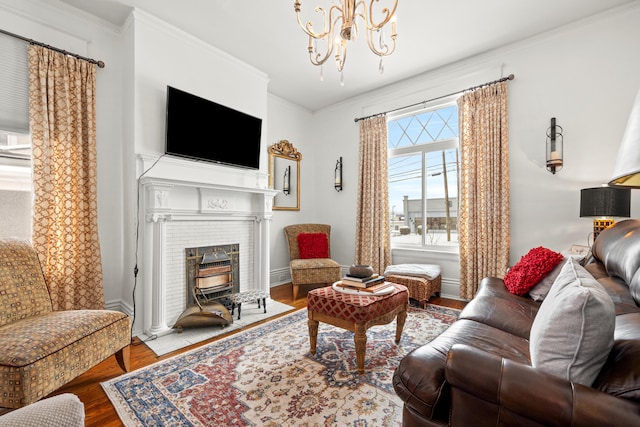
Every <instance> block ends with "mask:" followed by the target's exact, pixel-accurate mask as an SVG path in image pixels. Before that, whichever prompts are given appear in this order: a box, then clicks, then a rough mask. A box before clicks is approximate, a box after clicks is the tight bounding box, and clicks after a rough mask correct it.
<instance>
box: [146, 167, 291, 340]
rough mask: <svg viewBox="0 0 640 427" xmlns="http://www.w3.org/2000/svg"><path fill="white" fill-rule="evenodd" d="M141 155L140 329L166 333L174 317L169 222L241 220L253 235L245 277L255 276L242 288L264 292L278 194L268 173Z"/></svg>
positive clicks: (183, 245)
mask: <svg viewBox="0 0 640 427" xmlns="http://www.w3.org/2000/svg"><path fill="white" fill-rule="evenodd" d="M139 160H140V161H141V164H140V166H141V168H140V170H141V171H143V172H141V177H140V178H139V186H140V188H139V190H140V195H139V197H140V201H141V212H140V213H141V217H140V221H144V224H145V226H144V238H143V239H142V242H143V243H142V252H143V260H144V265H146V266H147V267H146V268H145V269H143V270H144V272H145V273H146V274H143V277H142V281H143V286H144V301H143V306H144V316H143V331H144V332H145V333H146V334H148V335H158V336H160V335H164V334H166V333H169V332H170V331H171V325H169V324H168V322H169V321H170V320H172V319H171V318H172V317H173V318H174V319H173V320H175V317H176V314H175V310H176V308H175V307H170V306H171V304H174V305H175V293H176V292H175V291H173V292H172V291H171V289H169V288H170V287H171V286H180V284H176V283H174V282H175V281H176V280H168V279H167V277H168V272H167V269H168V268H170V267H168V265H169V266H171V265H173V266H174V267H173V268H176V267H175V261H172V260H171V259H169V260H167V259H166V258H167V257H168V256H169V257H170V255H167V253H168V250H167V248H170V247H172V242H171V239H172V238H173V237H172V233H170V232H168V231H167V228H168V226H170V225H172V224H173V225H174V226H177V225H178V224H179V223H180V222H184V224H193V221H198V224H202V225H203V227H202V228H203V229H207V227H209V228H211V226H212V224H213V227H216V225H215V224H231V223H233V224H235V226H237V224H244V225H242V227H247V234H248V235H251V236H252V240H251V244H250V245H249V246H251V247H250V248H245V250H251V251H253V253H252V256H251V259H253V263H252V264H251V266H248V267H247V268H251V269H252V270H251V271H250V273H251V274H249V275H248V276H250V277H251V278H252V279H253V280H247V281H244V282H241V284H240V291H246V290H252V289H259V290H262V291H265V292H268V291H269V238H270V220H271V217H272V215H273V212H272V205H273V197H274V196H275V195H276V194H277V193H278V191H277V190H273V189H269V188H267V182H268V175H266V174H262V173H260V172H259V171H255V170H245V169H239V168H231V167H226V166H219V165H212V164H206V163H205V164H203V163H202V162H194V161H188V160H183V159H177V158H171V157H163V158H161V159H160V160H159V161H157V162H156V160H157V158H152V157H150V156H144V155H140V156H139ZM187 221H189V222H188V223H187ZM224 221H227V223H224ZM198 237H199V238H200V237H201V236H198ZM183 238H184V236H180V242H179V245H182V246H181V247H182V248H186V247H190V246H197V245H195V244H193V245H192V244H191V243H189V242H188V241H186V242H185V241H184V240H183ZM212 238H214V237H212ZM174 252H175V251H174ZM174 273H175V272H174ZM171 276H172V277H174V276H175V274H172V275H171ZM182 277H184V275H182ZM182 285H183V286H186V283H184V284H182ZM168 300H169V301H168ZM185 304H186V301H185ZM185 308H186V306H185V307H182V308H181V309H182V310H183V309H185Z"/></svg>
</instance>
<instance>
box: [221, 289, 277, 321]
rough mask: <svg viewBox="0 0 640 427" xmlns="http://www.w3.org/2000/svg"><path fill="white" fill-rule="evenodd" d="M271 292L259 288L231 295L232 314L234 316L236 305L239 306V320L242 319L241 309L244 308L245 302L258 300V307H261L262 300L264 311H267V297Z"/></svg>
mask: <svg viewBox="0 0 640 427" xmlns="http://www.w3.org/2000/svg"><path fill="white" fill-rule="evenodd" d="M268 296H269V294H268V293H267V292H265V291H261V290H258V289H253V290H251V291H245V292H240V293H237V294H233V295H230V296H229V299H230V300H231V315H232V316H233V312H234V310H235V309H236V305H237V306H238V320H240V310H242V303H243V302H253V301H257V302H258V308H260V300H262V305H263V307H264V312H265V313H266V312H267V297H268Z"/></svg>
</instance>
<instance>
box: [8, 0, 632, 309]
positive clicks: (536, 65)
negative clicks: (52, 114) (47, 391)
mask: <svg viewBox="0 0 640 427" xmlns="http://www.w3.org/2000/svg"><path fill="white" fill-rule="evenodd" d="M0 10H1V11H2V13H0V27H1V28H3V29H6V30H8V31H12V32H16V33H19V34H21V35H24V36H26V37H31V38H34V39H36V40H40V41H43V42H46V43H49V44H51V45H54V46H57V47H61V48H64V49H67V50H69V51H73V52H77V53H80V54H85V55H86V56H89V57H93V58H96V59H101V60H104V61H105V62H106V68H104V69H99V70H98V106H97V108H98V215H99V231H100V238H101V246H102V262H103V270H104V279H105V298H106V300H107V304H108V306H112V307H116V306H122V307H124V308H126V309H127V310H130V309H131V304H132V298H131V292H132V288H133V274H132V270H133V265H134V242H135V220H136V214H135V206H136V183H135V178H136V177H137V176H138V174H139V173H140V171H139V170H137V164H136V159H135V155H136V154H139V153H144V154H147V155H154V154H155V155H160V154H161V153H162V152H163V130H164V119H163V117H164V90H165V89H164V88H165V87H166V85H167V84H172V85H174V86H177V87H181V88H184V89H185V90H191V91H192V92H196V93H198V94H201V95H202V96H203V97H207V98H209V99H214V100H216V101H219V102H221V103H226V104H228V105H231V106H235V107H236V108H238V109H241V110H243V111H246V112H248V113H251V114H254V115H257V116H260V117H264V118H266V117H267V116H268V121H267V122H266V124H265V129H266V134H265V135H264V136H263V146H264V149H263V154H264V156H265V157H264V158H263V159H262V160H261V165H262V168H261V172H266V171H267V161H266V147H267V146H268V145H271V144H273V143H275V142H277V141H279V140H280V139H288V140H289V141H291V142H292V143H293V144H294V146H295V147H297V148H298V149H299V150H300V152H301V153H302V155H303V160H302V166H301V168H302V176H301V179H302V183H301V210H300V211H293V212H288V211H276V212H274V216H273V220H272V225H271V227H272V228H271V234H272V240H271V249H272V257H271V271H272V272H275V273H276V274H273V275H272V279H271V280H272V283H274V282H277V281H278V280H279V278H280V275H281V274H284V273H285V272H287V271H288V255H287V250H286V244H285V242H284V237H283V234H282V227H284V226H285V225H287V224H290V223H299V222H311V221H319V222H326V223H329V224H331V225H332V227H333V231H332V255H333V257H334V258H335V259H336V260H337V261H338V262H339V263H341V264H342V265H344V266H347V265H349V264H351V263H352V262H353V255H354V239H355V206H356V194H357V162H358V160H357V159H358V125H357V124H356V123H354V121H353V119H354V118H355V117H360V116H363V115H367V114H371V113H377V112H380V111H385V110H388V109H391V108H396V107H401V106H404V105H408V104H411V103H414V102H418V101H422V100H425V99H429V98H432V97H435V96H439V95H442V94H446V93H450V92H452V91H456V90H459V89H463V88H466V87H469V86H472V85H475V84H479V83H483V82H485V81H488V80H493V79H495V78H498V77H500V76H502V75H507V74H509V73H513V74H515V76H516V79H515V80H514V81H512V82H510V83H509V91H510V94H509V109H510V116H509V119H510V158H511V164H510V169H511V189H512V190H511V194H512V197H511V203H512V211H511V229H512V234H511V263H512V264H513V263H515V262H516V261H517V260H518V259H519V257H520V256H522V255H523V254H524V253H525V252H526V251H528V250H529V249H530V248H531V247H534V246H538V245H543V246H547V247H549V248H552V249H556V250H561V249H564V248H566V247H567V246H568V245H570V244H571V243H582V244H584V243H585V242H586V238H587V234H588V233H589V231H590V229H591V220H590V219H589V218H579V216H578V204H579V190H580V189H581V188H585V187H591V186H595V185H599V184H600V183H602V182H606V181H607V180H608V178H609V176H610V174H611V171H612V168H613V162H614V160H615V156H616V152H617V148H618V145H619V142H620V139H621V137H622V133H623V132H624V127H625V124H626V121H627V118H628V116H629V113H630V110H631V104H632V102H633V99H634V97H635V94H636V92H637V91H638V89H639V88H640V56H639V55H637V51H638V46H639V45H640V43H639V42H640V26H638V25H637V23H638V22H640V6H638V4H637V3H634V4H632V5H630V6H626V7H623V8H621V9H618V11H617V12H615V13H606V14H604V15H601V16H600V17H598V18H597V19H589V20H587V21H583V22H579V23H576V24H573V25H571V26H569V27H565V28H562V29H559V30H556V31H554V32H551V33H547V34H545V35H542V36H539V37H536V38H533V39H529V40H527V41H524V42H521V43H518V44H516V45H513V46H510V47H505V48H503V49H500V50H497V51H493V52H490V53H487V54H484V55H481V56H478V57H476V58H472V59H469V60H467V61H464V62H461V63H458V64H453V65H451V66H448V67H445V68H442V69H440V70H436V71H434V72H430V73H426V74H424V75H421V76H418V77H416V78H413V79H410V80H407V81H404V82H401V83H399V84H396V85H393V86H390V87H386V88H382V89H379V90H377V91H374V92H371V93H369V94H367V95H364V96H360V97H357V98H353V99H351V100H349V101H347V102H343V103H341V104H338V105H334V106H332V107H329V108H326V109H324V110H322V111H318V112H315V113H313V114H312V113H310V112H308V111H306V110H305V109H303V108H300V107H298V106H296V105H293V104H290V103H288V102H286V101H284V100H282V99H279V98H277V97H274V96H269V95H268V77H267V76H264V75H262V74H261V73H260V72H258V71H257V70H253V69H251V68H250V67H248V68H247V67H246V66H244V65H243V64H241V63H239V61H236V60H235V59H234V58H232V57H229V56H227V55H224V54H221V53H220V52H219V51H217V50H216V49H215V48H212V47H210V46H206V45H204V44H202V43H200V42H199V41H197V40H195V39H193V38H191V37H190V36H188V35H186V34H184V33H181V32H179V31H177V30H175V29H172V28H170V27H168V26H166V25H165V24H164V23H161V22H158V21H157V20H155V19H154V18H153V17H149V16H147V15H144V14H137V15H136V16H135V19H134V18H133V17H132V18H131V19H130V20H129V21H128V23H127V24H126V26H125V27H124V28H122V29H117V28H113V27H112V26H110V25H108V24H106V23H105V22H103V21H98V20H96V19H95V18H93V17H90V16H89V15H86V14H82V13H78V12H72V11H71V10H70V8H68V7H66V6H64V5H62V4H61V5H60V7H57V8H53V7H52V6H51V5H50V4H44V3H43V2H41V1H40V0H0ZM159 46H161V47H159ZM385 64H386V67H387V68H389V67H393V58H392V57H391V58H389V59H388V60H386V61H385ZM194 70H204V71H194ZM330 71H331V70H327V72H330ZM345 73H347V74H348V73H349V70H348V64H347V67H346V69H345ZM348 81H349V79H348V78H347V79H346V82H347V84H348ZM220 82H224V83H225V84H222V85H221V84H220ZM317 84H330V83H327V82H319V81H318V82H317ZM551 117H556V118H557V120H558V124H560V125H561V126H562V127H563V128H564V137H565V139H564V154H565V166H564V168H563V170H561V171H560V172H559V173H557V174H556V175H552V174H550V173H549V172H547V171H546V169H545V167H544V153H545V146H544V142H545V131H546V129H547V127H548V126H549V119H550V118H551ZM340 156H342V157H343V162H344V171H343V174H344V191H342V192H339V193H338V192H336V191H335V190H334V188H333V170H334V167H335V162H336V160H337V158H338V157H340ZM639 197H640V196H638V195H637V194H635V193H633V195H632V212H631V213H632V216H633V217H638V216H639V215H640V199H639ZM416 259H423V260H424V261H425V262H427V261H429V260H434V259H436V260H437V261H438V263H442V264H443V265H445V266H446V268H445V272H444V273H443V283H445V284H449V288H448V289H453V287H454V286H453V285H454V284H455V283H456V281H457V271H456V268H455V266H456V263H455V262H453V261H451V260H447V259H443V258H442V257H438V258H433V257H429V256H428V254H427V255H424V254H419V255H418V256H417V258H416ZM452 292H453V293H455V292H454V291H452Z"/></svg>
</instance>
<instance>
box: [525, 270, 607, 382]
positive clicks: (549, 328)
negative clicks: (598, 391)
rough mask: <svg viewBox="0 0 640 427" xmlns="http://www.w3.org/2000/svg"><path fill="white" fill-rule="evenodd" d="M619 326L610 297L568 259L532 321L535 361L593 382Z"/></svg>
mask: <svg viewBox="0 0 640 427" xmlns="http://www.w3.org/2000/svg"><path fill="white" fill-rule="evenodd" d="M614 327H615V310H614V306H613V301H612V300H611V297H609V295H608V294H607V292H606V291H605V289H604V288H603V287H602V285H600V284H599V283H598V282H597V281H596V280H595V279H594V278H593V276H591V275H590V274H589V273H588V272H587V271H586V270H585V269H584V268H583V267H582V266H580V264H578V263H577V262H576V261H575V260H573V259H569V260H568V261H567V262H566V263H565V265H564V267H563V268H562V270H561V272H560V275H559V276H558V278H557V279H556V281H555V283H554V284H553V286H552V287H551V290H550V291H549V294H548V295H547V297H546V298H545V300H544V301H543V303H542V305H541V306H540V310H538V315H537V316H536V318H535V320H534V321H533V325H532V327H531V337H530V352H531V362H532V365H533V366H534V367H536V368H539V369H541V370H543V371H545V372H548V373H550V374H553V375H557V376H559V377H561V378H564V379H566V380H569V381H573V382H575V383H579V384H584V385H586V386H591V384H592V383H593V382H594V380H595V379H596V377H597V375H598V373H599V372H600V370H601V369H602V366H603V365H604V363H605V361H606V360H607V357H608V355H609V352H610V350H611V347H612V346H613V332H614Z"/></svg>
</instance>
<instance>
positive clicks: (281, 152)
mask: <svg viewBox="0 0 640 427" xmlns="http://www.w3.org/2000/svg"><path fill="white" fill-rule="evenodd" d="M301 159H302V154H301V153H300V152H299V151H298V150H297V149H296V148H295V147H294V146H293V144H291V143H290V142H289V141H287V140H286V139H283V140H282V141H279V142H277V143H275V144H273V145H272V146H270V147H269V188H273V189H274V190H280V192H279V193H278V194H276V196H275V197H274V199H273V210H281V211H299V210H300V160H301Z"/></svg>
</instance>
